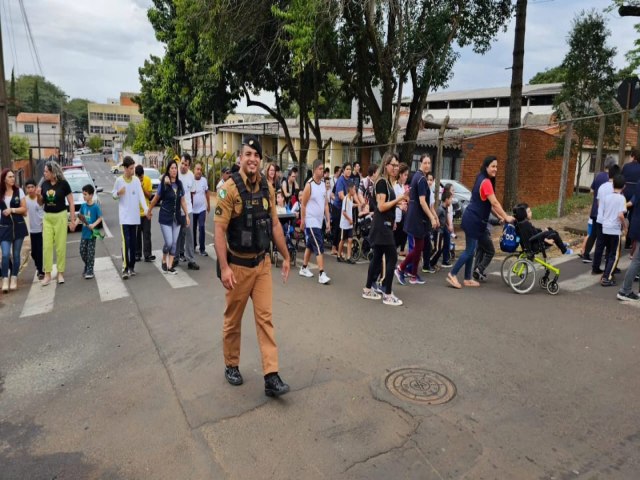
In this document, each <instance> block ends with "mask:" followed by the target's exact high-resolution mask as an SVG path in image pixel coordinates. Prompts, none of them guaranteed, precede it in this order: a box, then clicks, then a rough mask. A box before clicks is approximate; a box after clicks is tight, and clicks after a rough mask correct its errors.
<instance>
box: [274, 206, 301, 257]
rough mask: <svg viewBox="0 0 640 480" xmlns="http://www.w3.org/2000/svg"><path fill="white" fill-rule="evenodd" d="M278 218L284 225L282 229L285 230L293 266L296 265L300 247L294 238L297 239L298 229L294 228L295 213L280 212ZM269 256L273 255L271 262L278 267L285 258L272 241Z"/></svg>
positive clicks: (285, 238)
mask: <svg viewBox="0 0 640 480" xmlns="http://www.w3.org/2000/svg"><path fill="white" fill-rule="evenodd" d="M278 220H280V224H281V225H282V229H283V232H284V241H285V243H286V245H287V250H288V252H289V258H291V267H293V268H295V267H296V259H297V258H296V257H297V255H298V247H297V242H296V243H295V244H294V240H295V239H296V238H295V237H296V230H295V228H294V226H293V225H294V224H295V221H296V216H295V214H290V213H287V214H280V215H278ZM269 256H270V257H271V263H272V264H273V265H274V266H275V267H276V268H277V267H278V264H282V262H283V261H284V259H283V258H282V255H280V252H278V249H277V248H276V246H275V245H274V243H273V242H271V246H270V248H269Z"/></svg>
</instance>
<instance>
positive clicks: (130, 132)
mask: <svg viewBox="0 0 640 480" xmlns="http://www.w3.org/2000/svg"><path fill="white" fill-rule="evenodd" d="M136 133H137V132H136V124H135V123H133V122H129V125H127V131H126V132H125V137H124V146H125V147H131V146H133V144H134V142H135V141H136Z"/></svg>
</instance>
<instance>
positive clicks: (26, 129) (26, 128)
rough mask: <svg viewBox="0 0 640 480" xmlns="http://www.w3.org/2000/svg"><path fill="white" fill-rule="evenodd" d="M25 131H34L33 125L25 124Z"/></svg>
mask: <svg viewBox="0 0 640 480" xmlns="http://www.w3.org/2000/svg"><path fill="white" fill-rule="evenodd" d="M24 133H33V125H32V124H28V123H27V124H25V126H24Z"/></svg>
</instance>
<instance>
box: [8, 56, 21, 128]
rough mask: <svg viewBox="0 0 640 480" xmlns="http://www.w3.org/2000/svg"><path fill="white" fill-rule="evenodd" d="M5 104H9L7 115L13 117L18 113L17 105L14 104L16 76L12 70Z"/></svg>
mask: <svg viewBox="0 0 640 480" xmlns="http://www.w3.org/2000/svg"><path fill="white" fill-rule="evenodd" d="M7 102H8V103H9V105H8V108H7V113H8V114H9V115H11V116H14V117H15V116H16V115H18V113H20V111H19V110H18V105H17V103H16V76H15V74H14V73H13V68H12V69H11V83H10V84H9V96H8V97H7Z"/></svg>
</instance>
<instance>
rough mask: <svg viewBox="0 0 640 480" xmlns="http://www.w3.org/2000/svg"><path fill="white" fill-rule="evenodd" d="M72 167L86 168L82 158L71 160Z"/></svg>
mask: <svg viewBox="0 0 640 480" xmlns="http://www.w3.org/2000/svg"><path fill="white" fill-rule="evenodd" d="M71 166H72V167H82V168H84V163H83V162H82V159H81V158H80V157H74V158H73V159H72V160H71Z"/></svg>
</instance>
